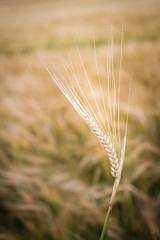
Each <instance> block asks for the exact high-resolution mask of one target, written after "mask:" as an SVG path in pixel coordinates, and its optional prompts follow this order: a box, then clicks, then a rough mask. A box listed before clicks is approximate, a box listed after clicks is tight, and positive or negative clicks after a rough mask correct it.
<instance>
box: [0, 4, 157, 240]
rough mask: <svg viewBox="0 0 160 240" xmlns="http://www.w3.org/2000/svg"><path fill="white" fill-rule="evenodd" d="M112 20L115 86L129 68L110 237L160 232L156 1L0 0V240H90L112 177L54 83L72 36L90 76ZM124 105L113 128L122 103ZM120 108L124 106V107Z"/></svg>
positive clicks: (72, 44)
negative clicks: (129, 83) (118, 74)
mask: <svg viewBox="0 0 160 240" xmlns="http://www.w3.org/2000/svg"><path fill="white" fill-rule="evenodd" d="M111 24H112V26H113V36H114V64H115V71H116V69H119V56H120V46H121V32H122V24H123V27H124V33H123V37H124V40H123V63H122V86H123V87H122V92H123V94H122V95H123V96H127V95H128V88H126V87H125V86H126V84H125V83H126V82H127V81H129V80H130V79H131V77H132V75H133V81H132V89H131V102H130V114H129V129H128V140H127V149H126V158H125V164H124V169H123V174H122V180H121V184H120V187H119V191H118V194H117V198H116V201H115V203H114V207H113V211H112V214H111V216H110V221H109V225H108V231H107V239H108V240H121V239H128V240H135V239H136V240H142V239H145V240H151V239H153V240H157V239H160V232H159V229H160V191H159V190H160V161H159V160H160V148H159V143H160V100H159V99H160V1H158V0H157V1H156V0H152V1H149V0H139V1H138V0H137V1H131V0H123V1H118V0H113V1H111V0H110V1H109V0H108V1H104V0H99V1H98V0H97V1H96V0H93V1H91V0H86V1H84V0H82V1H73V0H60V1H58V0H57V1H56V0H55V1H51V0H50V1H49V0H47V1H41V0H36V1H31V0H29V1H25V0H23V1H20V0H19V1H18V0H13V1H11V0H6V1H5V0H1V1H0V239H1V240H2V239H3V240H21V239H23V240H26V239H27V240H28V239H30V240H35V239H36V240H42V239H43V240H84V239H89V240H98V239H99V236H100V233H101V230H102V225H103V222H104V218H105V214H106V211H107V207H108V203H109V199H110V195H111V191H112V185H113V178H112V177H111V175H110V171H109V164H108V161H107V160H106V155H105V152H104V150H103V149H102V147H101V146H100V144H99V142H98V141H97V139H96V137H95V136H94V135H93V134H92V133H91V131H90V129H89V128H88V127H87V126H86V124H85V123H84V122H83V121H82V120H81V119H80V117H79V116H78V114H77V113H76V112H75V110H74V109H73V108H72V106H71V105H70V104H69V103H68V101H67V100H66V99H65V97H64V96H63V95H62V93H61V92H60V91H59V89H58V88H57V87H56V86H55V85H54V84H53V82H52V79H51V77H50V75H49V74H48V72H47V71H46V69H44V67H43V66H42V64H41V63H40V61H39V58H40V59H42V60H43V62H44V63H46V65H47V64H48V63H49V64H52V65H53V66H54V65H55V64H56V65H58V66H59V68H62V66H61V60H60V55H61V54H63V55H70V56H72V61H73V62H74V63H77V74H78V75H79V76H82V78H83V77H84V73H83V72H82V70H81V69H80V68H79V62H77V59H78V57H77V50H76V47H75V40H76V42H77V45H78V47H79V50H80V52H81V55H82V57H83V60H84V63H85V67H86V70H87V72H88V73H89V75H90V78H92V79H96V78H97V75H96V68H95V65H94V64H93V56H94V55H93V37H95V42H96V49H97V58H98V63H99V66H100V68H102V71H101V76H102V77H105V74H104V71H105V68H106V59H105V48H106V44H107V36H108V32H109V29H110V25H111ZM125 104H126V103H125V102H124V104H123V103H122V118H121V126H122V127H124V124H125V118H123V113H124V112H125V109H126V108H125V106H126V105H125ZM123 108H124V109H123Z"/></svg>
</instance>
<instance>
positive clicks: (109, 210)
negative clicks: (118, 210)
mask: <svg viewBox="0 0 160 240" xmlns="http://www.w3.org/2000/svg"><path fill="white" fill-rule="evenodd" d="M119 183H120V179H118V178H116V179H115V181H114V185H113V190H112V196H111V200H110V203H109V207H108V211H107V215H106V218H105V221H104V225H103V229H102V233H101V237H100V240H103V239H104V237H105V233H106V229H107V225H108V219H109V215H110V212H111V210H112V206H113V201H114V199H115V196H116V193H117V190H118V186H119Z"/></svg>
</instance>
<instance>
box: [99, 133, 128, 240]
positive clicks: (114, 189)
mask: <svg viewBox="0 0 160 240" xmlns="http://www.w3.org/2000/svg"><path fill="white" fill-rule="evenodd" d="M126 139H127V136H126V133H125V135H124V139H123V146H122V151H121V159H120V164H119V168H118V170H117V173H116V179H115V181H114V185H113V190H112V195H111V199H110V203H109V207H108V211H107V215H106V218H105V221H104V225H103V229H102V233H101V236H100V239H99V240H104V237H105V233H106V229H107V225H108V219H109V215H110V213H111V210H112V206H113V201H114V199H115V196H116V193H117V190H118V186H119V183H120V179H121V174H122V169H123V163H124V155H125V148H126Z"/></svg>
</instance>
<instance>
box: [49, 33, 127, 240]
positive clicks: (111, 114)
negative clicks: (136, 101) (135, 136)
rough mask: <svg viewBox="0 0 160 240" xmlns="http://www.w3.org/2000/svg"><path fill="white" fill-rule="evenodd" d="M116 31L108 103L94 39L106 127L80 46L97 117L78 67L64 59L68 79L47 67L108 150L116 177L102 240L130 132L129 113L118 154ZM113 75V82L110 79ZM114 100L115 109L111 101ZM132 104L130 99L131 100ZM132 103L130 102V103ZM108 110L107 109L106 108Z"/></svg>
mask: <svg viewBox="0 0 160 240" xmlns="http://www.w3.org/2000/svg"><path fill="white" fill-rule="evenodd" d="M112 36H113V34H111V39H110V42H111V45H110V48H111V51H110V52H108V57H107V70H108V79H107V84H108V88H107V100H108V105H107V106H106V104H105V98H104V95H103V91H102V85H101V79H100V75H99V71H98V63H97V57H96V49H95V42H94V55H95V64H96V71H97V77H98V82H99V86H100V92H101V95H102V102H103V108H104V112H105V116H106V121H107V127H106V124H105V123H104V120H103V117H102V113H101V110H100V108H99V106H98V102H97V99H96V97H95V93H94V90H93V88H92V84H91V82H90V80H89V77H88V75H87V72H86V69H85V66H84V63H83V60H82V57H81V55H80V52H79V49H78V47H77V52H78V55H79V58H80V62H81V65H82V68H83V71H84V75H85V78H86V80H87V83H88V86H89V89H90V92H91V94H92V96H93V99H94V102H95V106H96V108H97V111H98V116H97V115H96V114H95V111H94V110H93V108H92V106H91V104H90V102H89V100H88V98H87V96H86V95H85V93H84V91H83V90H82V87H81V85H80V84H79V81H78V78H77V76H76V74H75V70H74V67H73V64H72V62H71V61H70V65H69V64H68V63H67V62H65V64H64V69H65V72H66V75H67V77H68V79H67V78H66V77H65V76H64V75H63V74H61V73H59V72H58V73H57V71H56V69H55V68H54V72H51V70H50V69H49V68H47V67H46V66H45V68H46V69H47V71H48V72H49V74H50V75H51V76H52V79H53V81H54V82H55V84H56V85H57V86H58V87H59V89H60V90H61V91H62V92H63V94H64V95H65V96H66V98H67V99H68V100H69V102H70V103H71V104H72V106H73V107H74V108H75V110H76V111H77V113H78V114H79V115H80V117H81V118H82V119H83V120H84V121H85V122H86V123H87V125H88V126H89V127H90V129H91V130H92V131H93V133H94V134H95V135H96V137H97V138H98V140H99V141H100V143H101V145H102V146H103V148H104V149H105V152H106V154H107V156H108V159H109V162H110V171H111V175H112V176H113V177H114V178H115V181H114V185H113V189H112V195H111V199H110V203H109V207H108V211H107V215H106V218H105V222H104V226H103V229H102V233H101V237H100V240H103V239H104V237H105V233H106V228H107V224H108V218H109V215H110V212H111V209H112V205H113V201H114V198H115V196H116V193H117V189H118V186H119V183H120V179H121V173H122V168H123V162H124V156H125V147H126V138H127V137H126V133H127V127H128V114H127V124H126V130H125V135H124V139H123V144H122V148H121V151H120V154H119V155H118V154H117V151H116V149H115V146H114V144H115V142H114V141H113V140H114V139H117V142H118V145H119V149H120V147H121V143H120V128H119V119H120V79H121V62H122V41H121V56H120V73H119V84H118V97H117V98H116V87H115V77H114V71H113V37H112ZM122 36H123V31H122ZM72 78H73V79H74V82H75V83H76V85H77V88H78V90H79V93H78V91H77V90H75V87H74V83H73V82H72ZM111 78H112V81H111ZM111 93H112V94H113V98H111ZM112 101H113V109H112V104H111V102H112ZM116 101H117V105H118V111H117V122H118V131H117V133H116V127H115V125H116V124H115V122H116V120H115V119H116ZM128 103H129V100H128ZM128 106H129V104H128ZM106 109H108V112H107V111H106ZM100 119H101V120H102V123H103V124H101V123H100Z"/></svg>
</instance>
